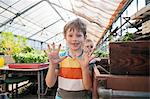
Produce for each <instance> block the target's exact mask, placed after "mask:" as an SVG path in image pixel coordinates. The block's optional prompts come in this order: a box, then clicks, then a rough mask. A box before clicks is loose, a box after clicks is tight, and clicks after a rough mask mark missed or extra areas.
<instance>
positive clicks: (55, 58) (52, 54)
mask: <svg viewBox="0 0 150 99" xmlns="http://www.w3.org/2000/svg"><path fill="white" fill-rule="evenodd" d="M60 48H61V44H59V47H58V48H57V49H56V48H55V43H53V44H52V48H51V47H50V45H49V44H48V52H47V51H45V52H46V54H47V55H48V58H49V62H50V64H51V65H52V66H56V65H58V64H59V62H61V61H62V60H64V59H65V58H66V56H65V57H60V56H59V51H60Z"/></svg>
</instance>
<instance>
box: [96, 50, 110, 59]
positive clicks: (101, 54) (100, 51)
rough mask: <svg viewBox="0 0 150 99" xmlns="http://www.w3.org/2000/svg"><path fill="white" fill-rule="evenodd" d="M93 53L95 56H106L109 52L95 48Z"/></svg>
mask: <svg viewBox="0 0 150 99" xmlns="http://www.w3.org/2000/svg"><path fill="white" fill-rule="evenodd" d="M94 55H96V57H108V55H109V54H108V53H107V52H105V51H102V50H96V51H95V52H94Z"/></svg>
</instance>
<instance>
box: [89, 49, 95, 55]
mask: <svg viewBox="0 0 150 99" xmlns="http://www.w3.org/2000/svg"><path fill="white" fill-rule="evenodd" d="M95 50H96V48H93V49H92V51H91V52H90V54H89V55H90V56H91V55H92V54H93V52H94V51H95Z"/></svg>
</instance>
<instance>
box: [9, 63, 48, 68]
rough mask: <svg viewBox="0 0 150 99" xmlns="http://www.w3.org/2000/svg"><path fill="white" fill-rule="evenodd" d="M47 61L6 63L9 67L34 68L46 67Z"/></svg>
mask: <svg viewBox="0 0 150 99" xmlns="http://www.w3.org/2000/svg"><path fill="white" fill-rule="evenodd" d="M48 65H49V64H48V63H33V64H26V63H22V64H21V63H20V64H19V63H18V64H17V63H14V64H8V67H9V68H18V69H23V68H24V69H36V68H42V67H48Z"/></svg>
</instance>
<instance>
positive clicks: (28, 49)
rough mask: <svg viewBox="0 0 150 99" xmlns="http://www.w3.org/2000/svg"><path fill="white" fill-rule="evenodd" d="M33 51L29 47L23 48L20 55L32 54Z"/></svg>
mask: <svg viewBox="0 0 150 99" xmlns="http://www.w3.org/2000/svg"><path fill="white" fill-rule="evenodd" d="M32 51H34V49H33V48H32V47H30V46H25V47H24V48H23V49H22V51H21V52H22V53H28V52H32Z"/></svg>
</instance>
